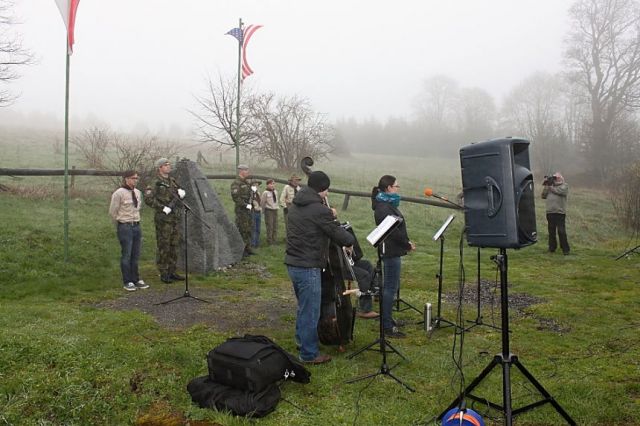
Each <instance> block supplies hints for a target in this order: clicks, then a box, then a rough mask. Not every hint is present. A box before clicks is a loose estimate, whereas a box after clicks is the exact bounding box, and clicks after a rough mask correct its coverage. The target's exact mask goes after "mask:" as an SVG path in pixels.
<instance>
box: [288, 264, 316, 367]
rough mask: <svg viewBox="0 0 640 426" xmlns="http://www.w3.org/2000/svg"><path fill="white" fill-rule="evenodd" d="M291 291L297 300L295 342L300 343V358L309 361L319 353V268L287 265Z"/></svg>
mask: <svg viewBox="0 0 640 426" xmlns="http://www.w3.org/2000/svg"><path fill="white" fill-rule="evenodd" d="M287 272H288V273H289V278H291V282H292V283H293V291H294V292H295V294H296V299H297V300H298V311H297V313H296V343H297V344H298V345H300V359H301V360H303V361H311V360H313V359H315V358H316V357H317V356H318V355H320V346H319V343H318V321H319V320H320V300H321V292H322V279H321V275H320V268H301V267H298V266H290V265H287Z"/></svg>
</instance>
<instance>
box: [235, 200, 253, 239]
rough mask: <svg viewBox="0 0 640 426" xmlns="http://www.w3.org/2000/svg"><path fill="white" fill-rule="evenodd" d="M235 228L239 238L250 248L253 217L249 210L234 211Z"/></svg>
mask: <svg viewBox="0 0 640 426" xmlns="http://www.w3.org/2000/svg"><path fill="white" fill-rule="evenodd" d="M236 226H237V227H238V231H240V236H241V237H242V241H244V244H245V246H248V247H250V246H251V232H252V231H253V216H252V215H251V210H249V209H243V210H239V209H236Z"/></svg>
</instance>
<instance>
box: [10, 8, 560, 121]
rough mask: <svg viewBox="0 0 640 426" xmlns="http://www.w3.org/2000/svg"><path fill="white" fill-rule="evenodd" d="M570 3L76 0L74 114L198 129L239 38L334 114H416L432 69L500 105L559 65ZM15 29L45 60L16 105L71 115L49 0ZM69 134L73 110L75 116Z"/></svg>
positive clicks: (60, 35)
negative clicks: (204, 103) (245, 31)
mask: <svg viewBox="0 0 640 426" xmlns="http://www.w3.org/2000/svg"><path fill="white" fill-rule="evenodd" d="M572 3H573V2H572V1H569V0H458V1H451V2H444V1H442V0H396V1H395V2H387V1H384V2H383V1H379V0H324V1H317V2H311V1H307V0H227V1H212V0H185V1H180V2H177V1H175V0H134V1H132V0H81V1H80V5H79V7H78V12H77V17H76V31H75V35H76V44H75V46H74V54H73V55H72V57H71V98H70V113H71V116H72V117H87V116H89V115H93V116H95V117H98V118H100V119H101V120H104V121H105V122H107V123H109V124H110V125H111V126H112V128H114V129H121V130H125V129H126V130H129V129H130V128H131V127H132V126H135V125H136V123H146V124H148V125H149V127H150V128H151V129H152V130H153V131H157V130H158V129H167V128H168V127H170V126H171V125H172V124H178V125H180V126H182V127H183V128H185V129H189V128H191V127H192V124H193V119H192V117H191V116H190V115H189V113H188V112H187V110H189V109H193V108H195V107H196V106H195V102H194V101H193V96H194V95H198V94H202V93H203V91H204V90H205V88H206V79H207V77H208V76H212V77H213V78H214V79H216V78H217V75H218V74H219V73H221V74H223V75H224V76H228V77H233V76H235V73H236V67H237V42H236V41H235V39H234V38H232V37H231V36H228V35H225V33H226V32H227V31H228V30H230V29H231V28H233V27H236V26H237V25H238V19H239V18H240V17H242V19H243V21H244V22H245V23H246V24H262V25H264V27H263V28H261V29H259V30H258V31H257V32H256V33H255V34H254V36H253V38H252V39H251V42H250V44H249V48H248V51H247V55H248V61H249V64H250V65H251V66H252V68H253V70H254V71H255V74H253V75H252V76H250V77H249V78H248V79H247V80H245V82H246V84H247V85H250V86H251V87H253V88H254V89H256V90H258V91H262V92H266V91H274V92H276V93H278V94H283V95H292V94H298V95H301V96H305V97H307V98H309V99H310V100H311V102H312V104H313V106H314V108H315V109H316V110H317V111H319V112H324V113H328V114H329V118H330V119H331V120H333V119H337V118H347V117H354V118H356V119H364V118H368V117H376V118H378V119H380V120H384V119H386V118H387V117H389V116H396V117H398V116H404V117H409V116H410V115H411V113H412V107H411V105H412V100H413V99H414V97H415V96H416V93H417V92H418V91H419V90H420V88H421V84H422V82H423V81H424V79H426V78H428V77H430V76H433V75H436V74H446V75H448V76H450V77H452V78H454V79H455V80H456V81H457V82H458V83H459V84H460V86H463V87H480V88H482V89H485V90H487V91H488V92H489V93H491V94H492V95H493V96H494V97H495V98H496V101H498V102H499V101H500V99H501V97H502V96H504V95H505V94H506V93H507V92H508V91H509V90H510V89H511V88H513V86H515V85H516V84H518V83H519V82H520V81H521V80H522V79H524V78H525V77H527V76H528V75H529V74H531V73H532V72H534V71H543V70H544V71H550V72H555V71H558V70H559V69H560V66H561V57H562V40H563V37H564V36H565V34H566V31H567V13H566V12H567V9H568V8H569V6H570V5H571V4H572ZM15 10H16V17H17V18H18V19H19V20H20V21H21V22H22V23H21V24H20V25H19V26H18V27H17V30H18V31H19V32H20V33H21V34H22V36H23V43H24V45H25V46H26V47H28V48H29V49H31V50H32V51H33V52H34V53H35V54H36V55H37V58H38V63H37V64H36V65H33V66H31V67H28V68H23V69H22V70H21V71H20V72H21V74H22V78H21V79H20V80H18V81H16V82H14V83H12V85H11V88H12V90H13V91H14V92H17V93H19V94H20V98H19V99H18V101H17V102H16V103H15V104H14V105H12V106H10V107H9V108H5V109H0V119H1V118H2V114H6V113H8V112H10V111H19V112H22V113H28V112H32V111H39V112H47V113H54V114H56V115H57V116H58V117H59V118H60V120H62V118H63V117H64V84H65V52H66V50H65V49H66V47H65V46H66V45H65V43H66V39H65V36H66V34H65V29H64V25H63V22H62V19H61V17H60V13H59V11H58V9H57V6H56V4H55V1H54V0H17V1H16V9H15ZM71 127H72V130H73V118H72V121H71Z"/></svg>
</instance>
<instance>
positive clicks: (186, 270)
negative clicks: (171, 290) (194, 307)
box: [155, 194, 211, 305]
mask: <svg viewBox="0 0 640 426" xmlns="http://www.w3.org/2000/svg"><path fill="white" fill-rule="evenodd" d="M173 199H174V200H175V201H177V202H178V203H180V204H182V207H183V208H184V293H183V294H182V296H178V297H175V298H173V299H169V300H165V301H164V302H160V303H155V305H167V304H169V303H172V302H175V301H177V300H180V299H185V298H190V299H195V300H197V301H199V302H205V303H211V302H209V301H208V300H205V299H200V298H199V297H196V296H192V295H191V293H189V258H188V254H189V249H188V247H189V234H188V228H187V217H188V215H189V212H191V213H192V214H193V216H194V217H195V218H196V219H198V220H199V221H200V222H201V223H202V224H203V225H204V226H205V227H206V228H207V229H209V230H210V231H211V227H210V226H209V224H208V223H206V222H205V221H204V220H203V219H202V218H201V217H199V216H198V215H197V214H195V213H193V210H192V209H191V207H189V205H188V204H187V203H185V201H184V200H182V199H180V198H179V197H177V196H176V195H175V194H174V195H173Z"/></svg>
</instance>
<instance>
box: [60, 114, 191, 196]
mask: <svg viewBox="0 0 640 426" xmlns="http://www.w3.org/2000/svg"><path fill="white" fill-rule="evenodd" d="M71 143H72V144H73V145H74V146H75V147H76V148H77V149H78V151H79V152H80V154H81V155H82V157H83V158H84V160H85V162H86V163H87V166H88V167H90V168H95V169H99V170H114V171H125V170H137V171H138V173H139V174H140V175H141V178H142V180H141V181H140V182H139V184H140V186H144V185H145V184H146V181H147V180H148V179H149V178H150V177H151V176H152V175H153V174H154V173H155V172H154V170H155V167H154V162H155V160H157V159H158V158H161V157H166V158H173V157H175V156H176V154H177V152H178V150H177V146H176V144H174V143H172V142H170V141H169V140H160V139H159V138H158V137H157V136H154V135H148V134H147V135H142V136H129V135H124V134H120V133H116V132H112V131H111V130H109V128H106V127H92V128H90V129H88V130H85V131H84V132H83V133H82V134H81V135H79V136H76V137H73V138H72V139H71ZM119 181H120V178H118V177H116V178H114V179H113V182H114V183H115V184H117V183H118V182H119Z"/></svg>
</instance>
